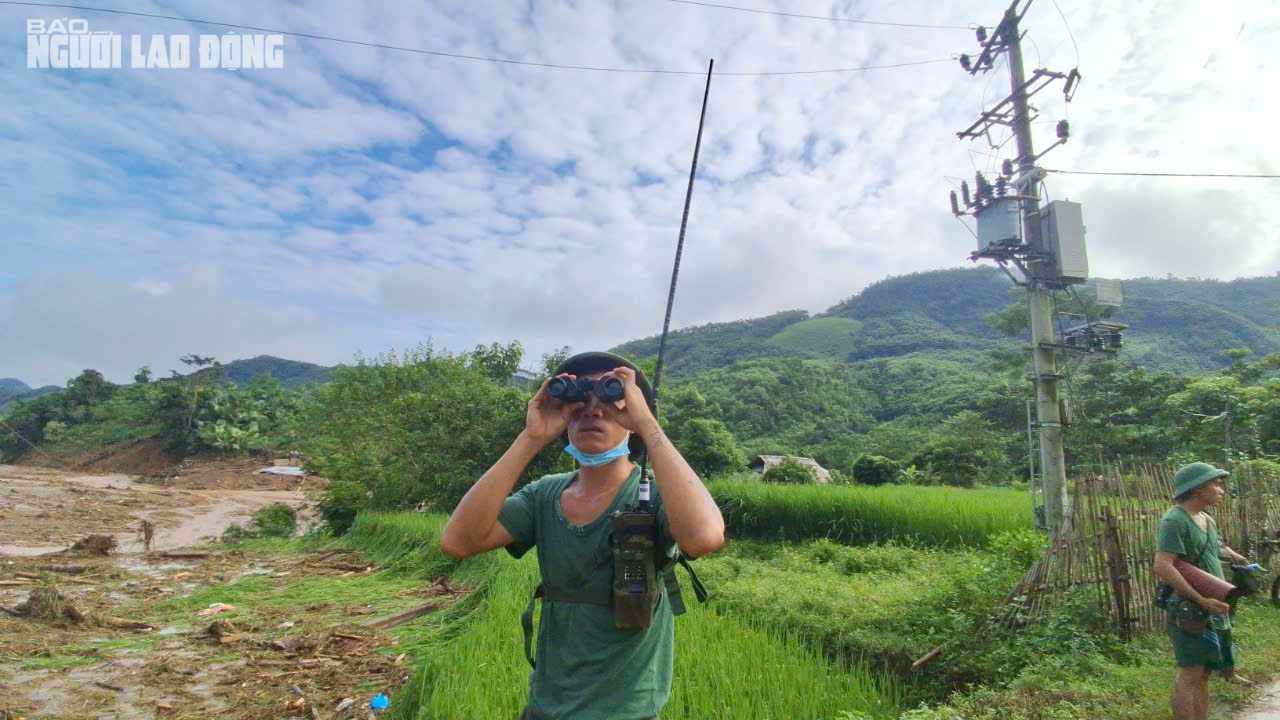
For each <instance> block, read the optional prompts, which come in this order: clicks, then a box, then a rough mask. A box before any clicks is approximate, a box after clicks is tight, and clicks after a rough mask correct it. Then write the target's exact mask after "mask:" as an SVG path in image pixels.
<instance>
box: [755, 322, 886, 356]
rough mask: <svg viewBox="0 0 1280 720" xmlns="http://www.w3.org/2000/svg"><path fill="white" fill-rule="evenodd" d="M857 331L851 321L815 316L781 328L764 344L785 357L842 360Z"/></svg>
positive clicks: (853, 346) (852, 346)
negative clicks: (775, 349)
mask: <svg viewBox="0 0 1280 720" xmlns="http://www.w3.org/2000/svg"><path fill="white" fill-rule="evenodd" d="M861 328H862V322H861V321H859V320H854V319H853V318H843V317H815V318H809V319H808V320H801V321H800V322H798V323H795V324H794V325H788V326H786V327H784V328H783V329H782V330H781V331H779V332H778V333H777V334H776V335H774V336H773V337H771V338H769V339H768V340H767V341H766V342H768V344H769V345H771V346H773V347H775V348H777V349H778V350H779V351H780V352H781V353H783V354H786V355H794V356H799V357H814V358H827V359H831V360H844V359H845V358H847V357H848V356H849V353H851V352H853V351H854V349H855V347H856V345H855V343H854V336H855V335H857V333H858V331H859V330H860V329H861Z"/></svg>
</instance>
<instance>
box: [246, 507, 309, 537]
mask: <svg viewBox="0 0 1280 720" xmlns="http://www.w3.org/2000/svg"><path fill="white" fill-rule="evenodd" d="M251 524H252V526H253V532H254V534H255V535H258V536H259V537H292V536H293V534H294V533H295V532H297V530H298V513H297V512H296V511H295V510H294V509H293V508H292V507H289V506H288V505H285V504H284V503H273V504H271V505H267V506H266V507H263V508H259V509H258V511H257V512H255V513H254V514H253V520H252V522H251Z"/></svg>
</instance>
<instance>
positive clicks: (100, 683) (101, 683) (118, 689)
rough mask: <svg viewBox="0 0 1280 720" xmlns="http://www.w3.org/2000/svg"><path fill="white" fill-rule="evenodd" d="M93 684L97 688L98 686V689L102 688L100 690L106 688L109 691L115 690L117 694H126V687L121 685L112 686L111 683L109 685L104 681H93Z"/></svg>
mask: <svg viewBox="0 0 1280 720" xmlns="http://www.w3.org/2000/svg"><path fill="white" fill-rule="evenodd" d="M93 684H94V685H97V686H98V687H100V688H105V689H107V690H115V691H116V692H124V687H122V686H120V685H112V684H111V683H109V682H104V681H102V680H94V681H93Z"/></svg>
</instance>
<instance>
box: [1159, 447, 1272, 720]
mask: <svg viewBox="0 0 1280 720" xmlns="http://www.w3.org/2000/svg"><path fill="white" fill-rule="evenodd" d="M1227 475H1228V473H1227V471H1226V470H1221V469H1218V468H1216V467H1214V466H1212V465H1210V464H1208V463H1202V462H1194V463H1191V464H1189V465H1185V466H1183V467H1182V468H1180V469H1179V470H1178V472H1176V473H1174V476H1173V483H1174V491H1173V501H1174V503H1175V504H1174V506H1173V507H1171V508H1169V510H1168V512H1166V513H1165V514H1164V517H1162V518H1161V519H1160V528H1159V530H1158V531H1157V535H1156V556H1155V567H1154V570H1155V574H1156V576H1157V577H1159V578H1160V579H1161V580H1163V581H1165V582H1167V583H1169V585H1171V586H1173V591H1174V595H1173V596H1172V597H1170V598H1169V605H1168V622H1167V625H1166V628H1167V631H1168V633H1169V638H1170V639H1171V640H1172V641H1173V652H1174V656H1175V658H1176V659H1177V663H1178V676H1177V679H1176V680H1175V681H1174V685H1173V697H1172V701H1173V716H1174V719H1175V720H1207V718H1208V717H1209V676H1210V675H1211V674H1212V673H1213V671H1214V670H1217V671H1219V672H1221V673H1222V675H1223V677H1224V678H1226V679H1228V680H1234V681H1237V682H1248V681H1247V680H1244V679H1243V678H1239V677H1237V676H1236V675H1235V657H1234V655H1233V654H1232V646H1231V619H1230V617H1229V613H1230V612H1231V607H1230V606H1229V605H1228V604H1227V603H1225V602H1223V601H1222V600H1216V599H1214V598H1209V597H1204V596H1203V595H1201V594H1200V593H1199V592H1197V591H1196V590H1195V588H1193V587H1192V586H1191V584H1190V583H1188V582H1187V581H1186V579H1184V578H1183V577H1182V574H1181V573H1179V572H1178V570H1177V569H1176V568H1175V567H1174V561H1175V560H1178V559H1181V560H1183V561H1185V562H1187V563H1190V564H1191V565H1194V566H1196V567H1198V568H1200V569H1201V570H1204V571H1205V572H1208V573H1210V574H1212V575H1214V576H1216V577H1218V578H1219V579H1222V580H1225V579H1226V577H1225V576H1224V575H1223V572H1222V561H1221V560H1220V557H1221V556H1226V557H1229V558H1231V560H1232V561H1234V562H1237V563H1239V564H1242V565H1244V564H1248V562H1249V561H1248V560H1246V559H1245V558H1244V556H1243V555H1240V554H1239V553H1237V552H1236V551H1234V550H1232V549H1231V548H1229V547H1227V546H1226V545H1224V544H1222V538H1221V536H1220V535H1219V534H1218V525H1217V523H1215V522H1214V520H1213V518H1212V517H1211V516H1210V515H1208V514H1207V513H1205V510H1207V509H1208V508H1211V507H1213V506H1214V505H1217V504H1218V503H1219V502H1221V501H1222V498H1223V497H1224V496H1225V495H1226V494H1227V491H1226V488H1225V487H1223V479H1224V478H1225V477H1227Z"/></svg>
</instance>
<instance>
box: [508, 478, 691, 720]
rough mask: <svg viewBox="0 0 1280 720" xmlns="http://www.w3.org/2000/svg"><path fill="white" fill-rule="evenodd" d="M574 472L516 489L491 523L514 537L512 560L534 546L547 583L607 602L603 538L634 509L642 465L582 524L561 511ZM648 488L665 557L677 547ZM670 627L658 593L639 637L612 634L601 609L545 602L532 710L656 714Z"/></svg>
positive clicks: (576, 716)
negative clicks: (612, 522) (613, 518)
mask: <svg viewBox="0 0 1280 720" xmlns="http://www.w3.org/2000/svg"><path fill="white" fill-rule="evenodd" d="M576 475H577V473H576V472H572V473H564V474H561V475H547V476H545V477H542V478H539V479H538V480H535V481H534V482H532V483H530V484H529V485H527V486H525V487H523V488H521V489H520V491H519V492H517V493H515V494H514V495H512V496H511V497H509V498H507V500H506V502H505V503H504V504H503V506H502V512H501V513H500V514H499V515H498V521H499V522H501V523H502V526H503V527H505V528H506V529H507V532H509V533H511V537H513V538H514V541H513V542H512V543H511V544H510V545H508V546H507V552H509V553H511V555H512V556H513V557H516V558H520V557H522V556H523V555H524V554H525V553H526V552H528V551H529V549H530V548H532V547H535V546H536V547H537V548H538V567H539V568H540V569H541V571H542V580H543V582H544V583H546V584H547V585H550V586H552V587H557V588H564V589H571V590H581V591H587V592H590V593H593V594H598V595H599V596H601V597H608V596H609V595H610V594H611V593H612V588H613V561H612V559H611V558H610V559H609V560H608V561H607V562H603V563H602V562H599V561H598V559H597V558H598V557H599V555H598V552H599V549H600V548H601V547H604V546H607V544H608V541H609V514H610V513H612V512H613V511H615V510H621V509H622V508H623V507H624V506H626V505H629V504H632V503H634V502H635V499H636V490H637V488H638V486H639V481H640V468H639V467H634V466H633V469H632V472H631V476H630V477H629V478H627V482H626V484H625V485H623V486H622V489H621V490H620V491H618V494H617V496H616V497H614V499H613V503H612V504H610V505H609V507H608V508H607V509H606V510H605V511H604V512H603V513H601V514H600V517H598V518H596V519H595V520H592V521H591V522H589V523H587V524H586V525H573V524H571V523H570V522H569V520H568V519H567V518H566V517H565V516H564V510H563V509H562V508H561V506H560V495H561V494H562V493H563V492H564V489H565V488H566V487H568V485H569V482H570V481H572V480H573V478H574V477H575V476H576ZM650 489H651V499H652V502H651V505H652V507H653V509H654V510H655V511H656V512H657V515H658V544H659V547H658V549H659V552H661V553H663V554H665V555H668V556H670V555H671V554H672V553H673V552H674V545H675V543H674V542H673V541H672V540H671V528H670V525H669V523H668V521H667V513H666V510H665V509H664V508H663V506H662V497H661V496H660V495H659V494H658V489H657V487H656V484H653V485H650ZM659 585H661V583H659ZM530 591H532V588H530ZM674 630H675V624H674V618H673V615H672V612H671V605H670V603H669V602H668V601H667V597H666V595H665V594H663V595H661V596H660V597H659V600H658V603H657V605H656V606H655V607H654V612H653V624H652V625H651V626H650V627H648V628H646V629H644V630H619V629H618V628H617V626H616V625H615V624H614V621H613V616H612V615H611V613H610V611H609V608H607V607H603V606H599V605H591V604H586V603H568V602H563V603H560V602H550V601H547V600H545V599H544V600H543V603H542V613H541V615H540V616H539V628H538V649H537V656H536V659H537V668H536V669H535V670H534V671H533V672H532V673H530V675H529V705H530V706H531V707H532V708H533V710H535V711H536V712H538V713H540V714H541V715H544V716H546V717H547V718H550V719H551V720H597V719H598V720H638V719H640V718H651V717H654V716H656V715H658V713H659V712H660V711H661V710H662V706H663V705H665V704H666V702H667V699H668V698H669V697H670V696H671V667H672V659H673V656H674Z"/></svg>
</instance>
